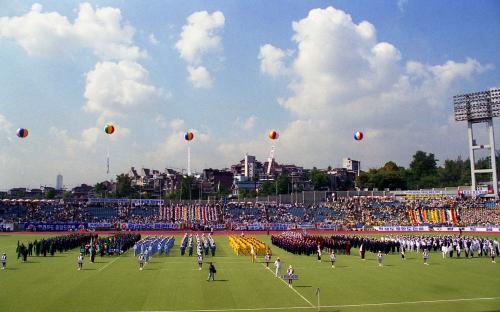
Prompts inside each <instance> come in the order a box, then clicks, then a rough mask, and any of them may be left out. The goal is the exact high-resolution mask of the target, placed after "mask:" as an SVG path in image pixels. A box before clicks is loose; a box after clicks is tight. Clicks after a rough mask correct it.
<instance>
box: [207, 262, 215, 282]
mask: <svg viewBox="0 0 500 312" xmlns="http://www.w3.org/2000/svg"><path fill="white" fill-rule="evenodd" d="M215 273H217V270H216V269H215V266H214V265H213V263H212V262H210V266H209V267H208V279H207V281H209V282H210V280H212V281H215Z"/></svg>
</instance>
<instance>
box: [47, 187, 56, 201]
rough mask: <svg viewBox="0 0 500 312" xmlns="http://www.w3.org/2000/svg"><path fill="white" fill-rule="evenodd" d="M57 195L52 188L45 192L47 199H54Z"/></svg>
mask: <svg viewBox="0 0 500 312" xmlns="http://www.w3.org/2000/svg"><path fill="white" fill-rule="evenodd" d="M55 197H56V191H55V190H53V189H50V190H48V191H47V193H45V199H54V198H55Z"/></svg>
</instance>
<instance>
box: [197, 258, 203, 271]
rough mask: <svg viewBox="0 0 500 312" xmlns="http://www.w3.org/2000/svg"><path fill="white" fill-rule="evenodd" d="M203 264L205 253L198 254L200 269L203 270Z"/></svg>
mask: <svg viewBox="0 0 500 312" xmlns="http://www.w3.org/2000/svg"><path fill="white" fill-rule="evenodd" d="M202 266H203V255H202V254H198V270H200V271H201V267H202Z"/></svg>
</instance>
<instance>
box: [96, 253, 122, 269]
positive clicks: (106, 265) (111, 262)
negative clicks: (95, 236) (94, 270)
mask: <svg viewBox="0 0 500 312" xmlns="http://www.w3.org/2000/svg"><path fill="white" fill-rule="evenodd" d="M118 259H120V256H118V257H116V258H115V259H113V260H111V261H109V262H108V263H106V264H105V265H104V266H103V267H101V268H99V270H98V271H102V270H104V269H105V268H107V267H108V266H110V265H111V264H113V263H115V261H116V260H118Z"/></svg>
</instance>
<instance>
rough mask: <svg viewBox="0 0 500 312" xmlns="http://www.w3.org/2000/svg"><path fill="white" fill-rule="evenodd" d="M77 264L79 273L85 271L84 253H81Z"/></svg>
mask: <svg viewBox="0 0 500 312" xmlns="http://www.w3.org/2000/svg"><path fill="white" fill-rule="evenodd" d="M76 262H77V263H78V271H81V270H82V269H83V253H80V255H79V256H78V258H77V259H76Z"/></svg>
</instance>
